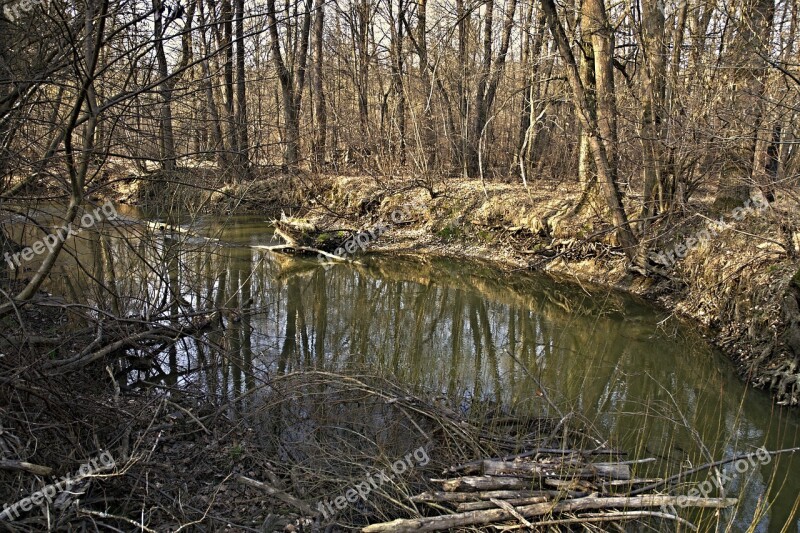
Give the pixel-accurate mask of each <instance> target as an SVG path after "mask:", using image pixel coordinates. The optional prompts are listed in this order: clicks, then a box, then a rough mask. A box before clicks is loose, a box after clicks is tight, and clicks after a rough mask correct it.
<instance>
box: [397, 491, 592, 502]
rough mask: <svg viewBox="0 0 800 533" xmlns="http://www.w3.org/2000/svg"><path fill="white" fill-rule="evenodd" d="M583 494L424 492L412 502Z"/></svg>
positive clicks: (577, 494)
mask: <svg viewBox="0 0 800 533" xmlns="http://www.w3.org/2000/svg"><path fill="white" fill-rule="evenodd" d="M582 494H583V493H580V492H567V493H565V492H564V491H558V490H487V491H481V492H438V491H430V492H423V493H422V494H418V495H416V496H412V497H411V501H412V502H415V503H426V502H431V503H447V502H450V503H463V502H475V501H480V500H490V499H492V498H498V499H502V500H510V499H515V498H516V499H518V498H536V497H542V496H545V497H549V498H557V497H561V498H564V497H567V498H579V497H580V496H581V495H582Z"/></svg>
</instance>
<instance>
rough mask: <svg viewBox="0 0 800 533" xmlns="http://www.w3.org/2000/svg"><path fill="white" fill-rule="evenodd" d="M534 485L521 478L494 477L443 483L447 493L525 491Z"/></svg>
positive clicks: (460, 479)
mask: <svg viewBox="0 0 800 533" xmlns="http://www.w3.org/2000/svg"><path fill="white" fill-rule="evenodd" d="M532 485H533V483H531V480H530V479H522V478H519V477H493V476H464V477H458V478H455V479H447V480H445V481H443V482H442V488H444V490H445V491H447V492H457V491H467V492H469V491H480V490H524V489H530V488H531V486H532Z"/></svg>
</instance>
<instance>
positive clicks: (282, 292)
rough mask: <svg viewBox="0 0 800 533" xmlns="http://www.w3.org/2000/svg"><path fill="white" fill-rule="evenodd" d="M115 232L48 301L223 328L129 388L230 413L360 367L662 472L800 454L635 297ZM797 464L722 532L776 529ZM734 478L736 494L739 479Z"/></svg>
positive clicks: (217, 233) (207, 227)
mask: <svg viewBox="0 0 800 533" xmlns="http://www.w3.org/2000/svg"><path fill="white" fill-rule="evenodd" d="M197 227H200V228H202V230H203V231H205V232H206V234H207V235H210V236H214V237H215V238H219V239H221V240H222V241H224V242H225V243H229V244H232V245H236V244H239V245H242V244H265V243H267V242H268V241H269V240H270V239H271V233H270V231H269V228H268V226H267V225H266V224H265V223H264V221H263V220H258V219H253V218H239V219H229V220H224V221H220V220H216V219H213V218H210V219H206V220H200V221H199V223H198V225H197ZM117 230H118V231H119V228H118V229H117ZM122 231H124V232H125V233H126V237H128V239H127V241H124V240H122V239H116V238H113V236H109V235H110V234H113V232H104V233H106V234H105V235H101V234H100V233H96V232H90V233H91V235H88V234H87V236H86V237H85V238H84V239H83V240H81V241H79V242H77V243H76V244H75V249H76V256H77V257H78V258H80V259H81V260H80V265H82V266H81V267H78V263H77V262H76V261H75V259H72V258H66V259H65V260H64V261H63V262H62V263H61V265H60V268H59V270H58V272H57V273H56V275H55V276H54V278H53V281H52V284H51V287H52V288H53V290H55V291H57V292H60V293H61V294H63V295H65V296H66V297H67V298H70V299H75V300H78V301H80V300H85V299H86V298H87V297H88V299H89V300H90V301H92V302H94V303H95V304H96V305H97V306H98V307H99V308H100V309H102V310H104V311H107V312H109V313H112V314H114V315H125V316H131V315H136V316H139V315H140V316H143V317H147V316H155V315H156V314H158V313H164V312H165V311H168V313H166V314H169V315H173V316H175V315H177V314H178V313H179V312H180V311H184V312H189V313H193V314H195V315H196V316H199V317H202V316H203V314H204V313H211V311H212V310H213V309H218V308H224V309H225V312H224V314H223V317H222V324H223V326H224V327H221V328H218V329H216V330H214V331H212V332H210V333H208V334H207V335H204V336H203V337H202V338H199V339H184V340H182V341H181V342H180V343H178V344H177V345H176V346H173V347H171V348H170V349H169V350H168V351H167V353H166V356H161V357H160V358H159V359H161V361H160V365H161V367H160V368H157V369H156V370H155V371H153V370H149V371H137V372H135V373H133V374H132V375H131V380H132V381H135V380H144V379H146V380H148V381H153V380H156V381H161V382H162V383H164V384H167V385H171V386H175V385H181V386H194V387H200V388H202V389H203V390H205V391H207V393H208V394H210V395H213V396H216V397H218V398H223V399H231V400H232V399H235V398H237V397H239V396H241V395H244V394H245V393H246V392H247V391H250V390H253V389H254V388H256V387H258V386H259V385H261V384H263V383H266V382H268V381H269V379H270V377H271V376H272V377H274V376H277V375H284V374H287V373H289V372H294V371H298V370H303V369H310V368H313V369H319V370H330V371H334V370H335V371H342V370H347V369H352V368H359V369H368V370H369V371H371V372H374V373H377V374H381V375H385V376H391V377H392V378H393V379H395V380H398V381H399V382H402V383H405V384H410V385H413V386H414V387H417V388H419V389H421V390H425V391H427V392H432V393H435V394H438V395H441V396H442V397H443V398H447V399H449V401H456V402H460V404H461V405H463V406H468V405H470V404H471V401H472V400H473V399H480V400H481V401H482V404H483V405H494V406H496V410H497V412H506V413H509V412H513V413H515V414H523V413H524V414H541V413H545V412H547V411H548V408H547V403H546V401H545V398H544V395H549V396H550V397H551V398H552V399H553V400H554V401H555V402H556V403H557V404H559V405H560V406H561V407H562V409H564V410H567V409H575V410H577V411H578V412H581V413H583V414H584V415H585V416H586V417H587V418H588V420H590V421H592V423H594V424H595V425H596V426H597V429H598V431H599V432H600V434H604V435H608V436H610V437H611V438H613V439H614V442H615V445H617V446H620V447H622V448H624V449H628V450H631V451H632V452H635V455H637V456H652V457H659V458H663V459H665V460H666V461H670V462H671V463H672V464H673V466H677V465H679V464H684V465H687V466H688V465H689V464H692V465H696V464H700V463H703V462H705V461H707V460H709V458H708V455H710V456H713V457H714V458H720V457H724V456H729V455H732V454H735V453H741V452H743V451H751V450H752V449H754V447H758V446H760V445H762V444H764V443H766V445H767V447H768V448H770V449H777V448H786V447H790V446H795V445H797V440H798V439H797V437H798V431H797V430H798V424H797V418H796V416H795V415H794V414H792V415H791V416H789V415H786V414H785V413H784V412H783V411H777V410H773V407H772V406H771V404H770V402H769V401H768V399H767V398H766V397H765V395H763V394H762V393H759V392H755V393H753V394H751V395H750V397H749V398H748V399H747V401H746V402H743V401H742V398H743V396H744V395H745V393H746V391H745V389H744V387H743V386H742V384H741V383H740V381H739V380H738V379H737V378H736V377H735V375H734V374H733V372H732V370H731V369H730V365H729V364H728V363H727V361H724V360H722V358H721V356H720V355H719V354H717V353H716V352H714V351H713V350H711V349H710V348H709V347H708V345H707V343H706V342H705V341H704V339H703V338H702V336H701V335H700V333H699V332H697V331H695V330H693V329H692V328H689V327H685V326H684V325H682V324H681V323H679V322H678V321H677V320H675V319H673V318H670V317H668V316H667V315H666V314H665V313H661V312H659V311H657V310H655V309H653V308H652V307H651V306H649V305H647V304H645V303H643V302H640V301H638V300H636V299H634V298H631V297H627V296H624V295H620V294H617V293H614V292H609V291H604V292H603V291H601V292H598V291H596V290H593V291H587V290H586V289H584V288H582V287H580V286H578V285H574V284H566V283H558V282H556V281H554V280H552V279H549V278H547V277H545V276H541V275H523V274H516V275H503V274H499V273H498V272H496V271H494V270H492V269H491V268H488V267H484V266H481V265H475V264H469V265H468V264H462V263H459V262H455V261H447V260H418V259H410V258H409V259H403V258H396V257H394V258H387V259H381V258H368V259H363V260H362V264H360V265H356V266H353V265H334V266H332V267H330V268H322V267H321V266H320V264H319V263H317V262H316V261H311V260H296V259H292V258H287V257H281V256H274V255H272V254H269V253H266V252H262V251H258V250H254V249H251V248H248V247H244V246H220V245H214V246H210V245H208V243H206V242H204V241H202V240H197V239H187V238H186V237H185V236H181V235H167V234H162V235H159V234H157V233H156V234H152V232H146V231H144V230H143V229H142V228H140V227H137V228H128V229H125V230H122ZM145 233H150V234H149V235H147V236H145ZM90 280H94V281H90ZM97 280H99V281H100V282H101V283H100V284H98V283H95V281H97ZM100 287H104V288H100ZM540 385H541V388H540ZM542 389H543V390H542ZM242 405H245V407H246V405H247V404H246V403H243V404H242ZM699 441H702V442H703V443H705V446H707V448H708V450H707V454H708V455H706V454H704V453H703V451H702V449H701V448H700V447H699V446H698V445H697V442H699ZM797 464H798V463H797V462H796V461H795V462H792V461H791V459H790V458H789V457H783V458H780V459H776V460H775V461H773V462H772V464H771V465H769V466H767V467H764V468H761V469H760V470H759V471H757V472H748V475H750V474H754V475H753V476H752V478H751V479H750V480H749V483H748V490H747V493H746V496H745V499H744V501H743V504H742V506H741V507H740V511H739V514H740V515H741V516H740V518H739V520H738V522H737V524H738V525H737V526H736V527H735V528H734V530H743V529H744V526H743V524H745V523H746V522H747V519H748V518H749V517H750V516H752V515H753V512H754V510H755V507H756V505H757V503H758V498H759V497H760V496H762V495H764V492H765V490H766V489H765V487H767V486H770V487H772V488H770V490H769V494H767V495H766V497H767V500H768V501H770V502H772V503H773V504H774V507H773V509H772V510H771V511H770V515H769V519H765V520H764V521H762V523H761V524H760V526H759V528H758V529H757V531H779V530H780V525H782V524H783V523H785V522H786V521H787V520H789V519H790V517H791V516H792V512H793V510H792V506H793V504H794V499H795V495H796V494H797V493H798V491H799V490H800V481H799V480H798V479H797V476H792V475H789V474H790V473H791V472H792V469H793V468H794V469H796V465H797ZM731 472H733V470H732V469H731ZM638 474H639V475H640V476H646V475H650V474H653V472H648V471H647V470H646V469H641V470H639V472H638ZM734 474H735V473H734ZM773 474H775V475H777V479H776V480H773V482H772V483H770V476H771V475H773ZM735 477H736V480H735V482H734V488H736V486H737V485H738V484H741V483H742V481H743V478H742V476H741V475H738V474H735ZM778 489H780V494H779V495H776V494H777V493H778ZM793 520H797V518H796V517H794V518H793Z"/></svg>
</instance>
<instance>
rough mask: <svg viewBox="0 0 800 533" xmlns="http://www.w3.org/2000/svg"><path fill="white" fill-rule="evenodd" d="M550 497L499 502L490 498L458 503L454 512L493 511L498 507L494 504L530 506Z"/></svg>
mask: <svg viewBox="0 0 800 533" xmlns="http://www.w3.org/2000/svg"><path fill="white" fill-rule="evenodd" d="M552 499H553V498H552V497H550V496H534V497H532V498H512V499H510V500H500V499H498V498H491V499H488V500H481V501H478V502H465V503H459V504H458V505H457V506H456V512H458V513H462V512H464V511H480V510H481V509H494V508H495V507H499V506H498V505H497V504H496V503H495V502H499V501H502V502H506V503H507V504H509V505H515V506H516V505H530V504H532V503H544V502H546V501H548V500H552Z"/></svg>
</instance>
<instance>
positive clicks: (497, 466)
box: [482, 460, 631, 480]
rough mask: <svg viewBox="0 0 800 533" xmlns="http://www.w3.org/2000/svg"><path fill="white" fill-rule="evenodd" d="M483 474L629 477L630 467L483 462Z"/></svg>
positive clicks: (590, 464) (548, 476) (602, 464)
mask: <svg viewBox="0 0 800 533" xmlns="http://www.w3.org/2000/svg"><path fill="white" fill-rule="evenodd" d="M482 470H483V474H484V475H487V476H504V475H512V476H517V477H533V478H543V477H547V478H563V477H566V478H586V479H593V478H596V477H603V478H609V479H623V480H628V479H630V478H631V467H630V466H628V465H624V464H618V463H585V464H583V465H581V466H575V465H570V464H567V465H564V464H559V463H533V462H528V461H492V460H487V461H484V462H483V469H482Z"/></svg>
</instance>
